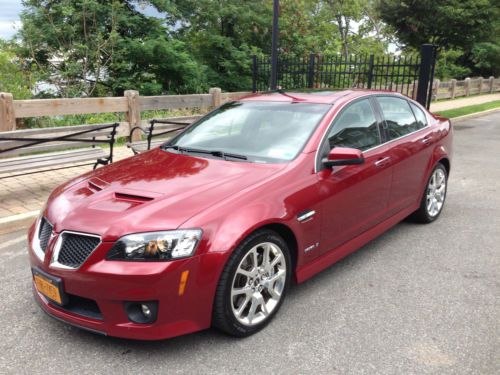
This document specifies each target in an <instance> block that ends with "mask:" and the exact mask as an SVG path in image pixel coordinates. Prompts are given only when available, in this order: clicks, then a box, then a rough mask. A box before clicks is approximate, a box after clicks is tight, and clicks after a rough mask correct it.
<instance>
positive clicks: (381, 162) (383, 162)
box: [375, 156, 391, 168]
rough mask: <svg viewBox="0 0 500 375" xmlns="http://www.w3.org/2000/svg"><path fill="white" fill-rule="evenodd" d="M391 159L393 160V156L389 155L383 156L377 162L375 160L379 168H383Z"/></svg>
mask: <svg viewBox="0 0 500 375" xmlns="http://www.w3.org/2000/svg"><path fill="white" fill-rule="evenodd" d="M389 160H391V158H390V157H389V156H386V157H385V158H381V159H378V160H377V161H376V162H375V167H377V168H382V167H384V166H385V165H386V164H388V163H389Z"/></svg>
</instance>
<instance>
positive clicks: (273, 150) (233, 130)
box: [163, 102, 331, 163]
mask: <svg viewBox="0 0 500 375" xmlns="http://www.w3.org/2000/svg"><path fill="white" fill-rule="evenodd" d="M330 108H331V106H330V105H328V104H313V103H283V102H231V103H227V104H225V105H223V106H222V107H220V108H219V109H217V110H216V111H214V112H212V113H211V114H209V115H208V116H206V117H204V118H202V119H201V120H200V121H199V122H198V123H196V124H194V125H193V126H191V127H190V128H188V129H187V130H186V131H185V132H183V133H181V134H180V135H178V136H177V137H175V138H174V139H172V141H170V142H169V143H167V144H165V145H164V146H163V148H164V149H167V148H168V147H177V148H178V149H179V150H181V149H191V150H188V151H192V149H196V150H202V151H216V152H219V153H224V154H238V155H242V156H245V158H246V159H247V160H248V161H254V162H261V163H265V162H283V161H287V160H292V159H294V158H295V157H296V156H297V154H298V153H299V152H300V151H301V150H302V148H303V147H304V145H305V144H306V142H307V140H308V139H309V137H310V136H311V134H312V132H313V131H314V129H315V128H316V126H317V125H318V123H319V122H320V120H321V119H322V118H323V116H324V115H325V114H326V113H327V112H328V110H329V109H330ZM201 155H202V154H201V153H200V156H201Z"/></svg>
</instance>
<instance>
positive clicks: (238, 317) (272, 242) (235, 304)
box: [213, 230, 291, 337]
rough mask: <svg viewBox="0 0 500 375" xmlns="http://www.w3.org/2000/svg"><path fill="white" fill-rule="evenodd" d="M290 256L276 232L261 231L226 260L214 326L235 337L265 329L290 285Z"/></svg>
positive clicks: (216, 303)
mask: <svg viewBox="0 0 500 375" xmlns="http://www.w3.org/2000/svg"><path fill="white" fill-rule="evenodd" d="M290 264H291V263H290V253H289V250H288V246H287V245H286V243H285V241H284V240H283V239H282V238H281V237H280V236H279V235H278V234H276V233H275V232H272V231H269V230H260V231H257V232H255V233H253V234H252V235H250V236H249V237H248V238H246V239H245V240H244V241H243V242H242V243H241V244H240V245H239V246H238V247H237V249H236V250H235V251H234V253H233V254H232V255H231V257H230V258H229V261H228V263H227V264H226V267H225V268H224V271H223V272H222V275H221V278H220V280H219V284H218V286H217V292H216V296H215V303H214V311H213V324H214V326H215V327H217V328H219V329H221V330H222V331H224V332H226V333H229V334H231V335H234V336H240V337H244V336H249V335H251V334H253V333H255V332H257V331H259V330H261V329H262V328H264V327H265V326H266V325H267V324H268V323H269V321H270V320H271V319H272V317H273V316H274V315H275V314H276V313H277V312H278V310H279V308H280V306H281V304H282V303H283V300H284V298H285V294H286V291H287V289H288V286H289V284H290V276H291V267H290Z"/></svg>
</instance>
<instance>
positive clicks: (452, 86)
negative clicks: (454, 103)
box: [450, 78, 457, 99]
mask: <svg viewBox="0 0 500 375" xmlns="http://www.w3.org/2000/svg"><path fill="white" fill-rule="evenodd" d="M456 91H457V80H456V79H454V78H453V79H452V80H451V81H450V97H451V99H455V92H456Z"/></svg>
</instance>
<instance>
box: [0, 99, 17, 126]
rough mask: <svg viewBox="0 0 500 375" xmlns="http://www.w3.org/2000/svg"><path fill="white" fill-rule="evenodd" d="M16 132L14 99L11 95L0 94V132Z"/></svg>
mask: <svg viewBox="0 0 500 375" xmlns="http://www.w3.org/2000/svg"><path fill="white" fill-rule="evenodd" d="M11 130H16V115H15V114H14V99H13V97H12V94H9V93H6V92H2V93H0V132H7V131H11Z"/></svg>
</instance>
